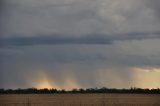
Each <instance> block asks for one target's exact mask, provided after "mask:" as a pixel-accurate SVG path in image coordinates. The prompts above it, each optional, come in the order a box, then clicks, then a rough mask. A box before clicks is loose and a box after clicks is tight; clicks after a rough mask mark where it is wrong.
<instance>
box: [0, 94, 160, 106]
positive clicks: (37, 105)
mask: <svg viewBox="0 0 160 106" xmlns="http://www.w3.org/2000/svg"><path fill="white" fill-rule="evenodd" d="M0 106H160V95H153V94H25V95H24V94H22V95H20V94H18V95H11V94H9V95H0Z"/></svg>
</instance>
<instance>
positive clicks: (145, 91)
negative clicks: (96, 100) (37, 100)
mask: <svg viewBox="0 0 160 106" xmlns="http://www.w3.org/2000/svg"><path fill="white" fill-rule="evenodd" d="M67 93H73V94H77V93H84V94H85V93H126V94H127V93H130V94H160V89H159V88H157V89H141V88H130V89H115V88H105V87H103V88H88V89H73V90H69V91H68V90H65V89H62V90H57V89H47V88H44V89H37V88H28V89H15V90H13V89H0V94H67Z"/></svg>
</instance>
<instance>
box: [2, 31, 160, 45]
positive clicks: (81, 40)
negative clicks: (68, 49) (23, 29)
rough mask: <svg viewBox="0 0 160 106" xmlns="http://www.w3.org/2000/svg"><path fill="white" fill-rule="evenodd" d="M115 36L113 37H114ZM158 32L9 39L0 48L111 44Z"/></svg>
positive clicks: (146, 37)
mask: <svg viewBox="0 0 160 106" xmlns="http://www.w3.org/2000/svg"><path fill="white" fill-rule="evenodd" d="M114 36H115V37H114ZM159 37H160V32H152V33H128V34H117V35H116V34H114V35H113V37H112V36H111V35H110V36H106V35H88V36H84V37H61V35H54V36H34V37H9V38H0V46H1V47H7V46H32V45H43V44H47V45H52V44H53V45H55V44H101V45H103V44H112V43H113V42H114V41H116V40H135V39H139V40H140V39H150V38H152V39H153V38H159Z"/></svg>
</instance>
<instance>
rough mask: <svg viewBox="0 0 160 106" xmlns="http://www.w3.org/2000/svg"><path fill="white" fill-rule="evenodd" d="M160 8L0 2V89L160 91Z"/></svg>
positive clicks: (81, 1)
mask: <svg viewBox="0 0 160 106" xmlns="http://www.w3.org/2000/svg"><path fill="white" fill-rule="evenodd" d="M159 5H160V0H1V1H0V88H5V89H8V88H12V89H15V88H30V87H36V88H57V89H73V88H91V87H92V88H94V87H108V88H130V87H141V88H160V6H159Z"/></svg>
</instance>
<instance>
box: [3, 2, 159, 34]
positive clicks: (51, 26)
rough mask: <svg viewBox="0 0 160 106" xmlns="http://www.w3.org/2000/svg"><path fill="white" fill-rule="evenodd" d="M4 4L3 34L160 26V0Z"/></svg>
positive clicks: (98, 31) (110, 31) (94, 31)
mask: <svg viewBox="0 0 160 106" xmlns="http://www.w3.org/2000/svg"><path fill="white" fill-rule="evenodd" d="M149 2H151V3H149ZM3 4H4V6H3V13H2V15H1V21H2V22H1V23H2V24H1V26H2V27H3V30H1V35H2V36H35V35H39V34H43V35H53V34H60V35H61V36H62V35H63V36H82V35H84V36H85V35H92V34H94V35H95V34H103V35H105V34H107V35H110V34H113V33H120V34H121V33H132V32H155V31H159V28H160V23H159V18H157V16H158V15H157V14H159V11H158V9H159V2H158V0H154V1H150V0H138V1H135V0H94V1H93V0H81V1H80V0H59V1H57V0H54V1H53V0H45V1H42V0H27V1H25V0H12V1H11V0H5V1H4V3H3ZM155 11H157V12H155Z"/></svg>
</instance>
